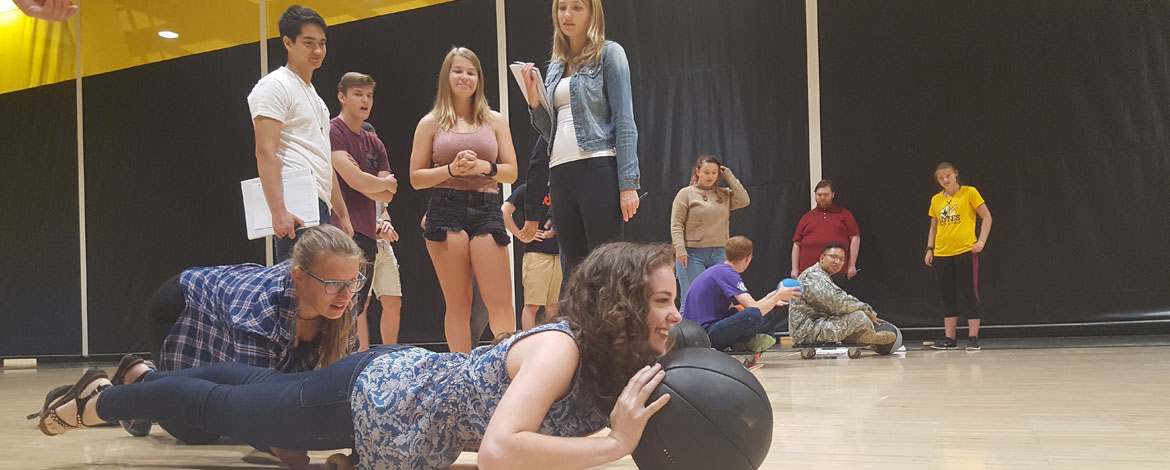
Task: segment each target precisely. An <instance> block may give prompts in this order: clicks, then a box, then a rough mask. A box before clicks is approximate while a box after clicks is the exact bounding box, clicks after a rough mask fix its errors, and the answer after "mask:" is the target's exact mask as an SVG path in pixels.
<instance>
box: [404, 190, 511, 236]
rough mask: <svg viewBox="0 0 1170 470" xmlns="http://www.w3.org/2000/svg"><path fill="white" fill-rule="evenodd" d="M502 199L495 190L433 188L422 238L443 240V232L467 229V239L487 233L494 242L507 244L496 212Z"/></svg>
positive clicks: (501, 222)
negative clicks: (488, 191)
mask: <svg viewBox="0 0 1170 470" xmlns="http://www.w3.org/2000/svg"><path fill="white" fill-rule="evenodd" d="M502 204H503V199H502V198H501V197H500V195H499V194H498V193H481V192H479V191H460V190H458V189H449V188H437V189H435V190H434V192H433V193H432V194H431V200H430V202H428V203H427V224H426V228H424V229H423V237H426V239H427V240H430V241H433V242H445V241H447V232H459V231H463V232H467V237H468V238H475V237H476V236H477V235H483V234H485V233H486V234H491V236H492V238H494V239H495V240H496V244H498V245H500V246H507V245H508V243H509V242H510V241H511V240H510V237H509V236H508V229H506V228H504V216H503V213H502V212H501V211H500V206H501V205H502Z"/></svg>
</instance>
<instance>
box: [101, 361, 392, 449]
mask: <svg viewBox="0 0 1170 470" xmlns="http://www.w3.org/2000/svg"><path fill="white" fill-rule="evenodd" d="M405 348H407V347H406V346H400V345H394V346H383V347H378V348H374V349H371V350H369V351H366V352H364V353H359V354H353V355H350V356H347V357H345V358H342V359H341V360H339V361H337V362H334V363H333V364H330V365H329V366H328V367H326V368H324V369H321V370H315V371H308V372H298V373H292V374H282V373H280V372H274V371H270V370H265V369H262V368H259V367H252V366H248V365H244V364H237V363H230V362H224V363H218V364H212V365H208V366H203V367H194V368H190V369H184V370H180V371H172V372H157V373H151V374H147V375H146V377H145V379H144V380H143V381H142V383H137V384H132V385H126V386H119V387H113V388H111V389H109V390H107V391H105V392H103V393H102V395H101V397H100V398H99V399H98V401H99V403H100V404H101V406H100V409H99V413H98V414H99V416H100V417H101V418H102V419H105V420H123V419H154V420H159V421H163V422H171V423H181V425H182V426H183V427H184V428H192V429H209V430H212V431H213V433H210V434H215V435H221V434H222V435H225V436H230V437H233V438H236V439H239V440H242V441H244V442H247V443H249V444H252V445H253V446H256V447H257V448H267V447H281V448H286V449H303V450H327V449H340V448H346V447H352V446H353V438H354V436H353V420H352V414H351V413H352V411H351V410H350V393H351V392H352V390H353V386H354V382H355V381H356V380H357V377H358V375H359V374H361V372H362V370H364V369H365V367H366V366H367V365H368V364H369V363H370V361H372V360H373V359H375V358H377V357H378V356H381V355H383V354H388V353H393V352H396V351H401V350H403V349H405ZM168 431H169V430H168ZM175 437H178V436H175Z"/></svg>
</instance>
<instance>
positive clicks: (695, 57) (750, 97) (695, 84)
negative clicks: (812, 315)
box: [507, 0, 809, 296]
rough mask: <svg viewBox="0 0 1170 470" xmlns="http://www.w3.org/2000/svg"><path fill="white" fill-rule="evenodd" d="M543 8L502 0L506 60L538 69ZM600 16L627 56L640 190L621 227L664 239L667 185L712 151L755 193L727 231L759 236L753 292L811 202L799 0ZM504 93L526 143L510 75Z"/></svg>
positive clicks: (609, 10)
mask: <svg viewBox="0 0 1170 470" xmlns="http://www.w3.org/2000/svg"><path fill="white" fill-rule="evenodd" d="M551 6H552V3H551V2H550V1H548V0H510V1H509V2H508V4H507V14H508V25H507V28H508V54H509V57H508V61H509V62H512V61H527V62H536V63H537V64H539V65H540V66H541V68H542V70H544V68H545V66H546V65H547V62H548V58H549V51H550V48H551V44H552V43H551V37H552V16H551V15H552V8H551ZM605 14H606V15H605V21H606V37H607V38H608V39H611V40H614V41H617V42H618V43H621V45H622V46H623V47H624V48H625V50H626V54H627V55H628V57H629V61H630V71H631V76H632V78H631V81H632V86H633V96H634V116H635V121H636V122H637V125H638V158H639V159H640V163H641V171H642V192H645V193H648V195H647V196H646V197H645V198H643V199H642V202H641V207H640V208H639V209H638V214H637V215H636V216H635V217H634V219H633V220H632V221H631V222H630V223H628V224H627V225H626V229H625V230H626V239H627V240H629V241H657V242H667V243H669V241H670V207H671V203H672V202H673V201H674V196H675V193H677V192H678V190H679V189H681V188H682V187H684V186H686V185H687V184H688V182H689V176H690V168H691V166H692V165H693V164H694V161H695V159H697V158H698V157H699V155H701V154H705V153H713V154H716V155H719V156H720V158H721V159H722V160H723V162H724V164H725V165H726V166H728V167H730V168H731V169H732V170H733V171H734V172H735V174H736V175H737V176H738V177H739V178H740V180H741V181H742V182H743V183H744V185H745V186H747V189H748V192H749V193H750V194H751V198H752V203H751V205H750V206H748V207H746V208H744V209H741V210H738V211H735V212H733V213H732V216H731V233H732V235H746V236H748V237H749V238H751V239H752V240H754V241H755V259H756V261H755V262H754V264H753V265H752V266H751V267H749V268H748V270H747V271H746V272H745V273H744V281H745V282H746V284H747V285H748V288H749V289H751V290H752V292H756V293H759V294H758V295H761V296H762V295H763V293H766V292H768V291H769V290H771V289H774V288H775V285H776V282H777V281H779V280H780V278H783V277H786V274H785V273H787V271H788V268H787V263H781V264H777V263H775V262H774V261H773V260H777V259H779V260H785V259H788V253H789V250H790V249H791V244H788V243H786V242H784V240H785V239H791V237H792V231H793V230H795V228H796V222H797V220H799V218H800V214H802V213H803V212H804V211H805V210H807V208H808V201H809V199H808V198H809V196H808V194H809V193H808V191H809V185H808V97H807V93H808V92H807V72H806V70H807V68H806V57H805V18H804V2H803V1H795V0H784V1H775V0H751V1H737V2H730V3H729V2H712V1H705V0H643V1H636V2H634V1H610V2H606V3H605ZM509 95H510V99H511V101H510V105H511V108H512V135H513V137H514V138H516V142H517V144H516V146H517V148H519V149H527V150H531V148H532V143H533V142H534V141H535V139H536V132H535V130H533V129H532V126H531V125H529V123H528V115H527V111H526V110H527V109H528V106H527V104H526V103H525V102H524V99H523V96H522V95H521V94H520V89H519V87H518V86H517V85H515V84H514V82H513V85H511V88H510V92H509ZM524 153H527V152H524ZM525 157H527V155H526V156H525ZM553 205H554V206H555V205H556V201H553ZM776 240H779V242H777V241H776Z"/></svg>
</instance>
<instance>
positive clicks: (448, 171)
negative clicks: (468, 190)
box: [447, 163, 455, 178]
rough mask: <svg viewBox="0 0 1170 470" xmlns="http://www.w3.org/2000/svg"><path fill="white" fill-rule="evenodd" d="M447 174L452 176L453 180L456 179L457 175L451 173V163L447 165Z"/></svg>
mask: <svg viewBox="0 0 1170 470" xmlns="http://www.w3.org/2000/svg"><path fill="white" fill-rule="evenodd" d="M447 174H448V175H451V177H452V178H454V177H455V173H451V164H450V163H448V164H447Z"/></svg>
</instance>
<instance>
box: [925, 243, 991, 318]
mask: <svg viewBox="0 0 1170 470" xmlns="http://www.w3.org/2000/svg"><path fill="white" fill-rule="evenodd" d="M934 271H935V273H936V274H937V275H938V287H939V289H940V290H942V297H943V316H944V317H946V318H951V317H957V316H959V315H960V314H962V315H963V316H964V317H966V318H967V319H971V320H974V319H978V318H980V314H981V312H980V310H981V308H980V306H979V303H980V302H979V255H976V254H975V253H974V252H970V251H968V252H966V253H963V254H960V255H955V256H935V257H934Z"/></svg>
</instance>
